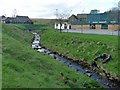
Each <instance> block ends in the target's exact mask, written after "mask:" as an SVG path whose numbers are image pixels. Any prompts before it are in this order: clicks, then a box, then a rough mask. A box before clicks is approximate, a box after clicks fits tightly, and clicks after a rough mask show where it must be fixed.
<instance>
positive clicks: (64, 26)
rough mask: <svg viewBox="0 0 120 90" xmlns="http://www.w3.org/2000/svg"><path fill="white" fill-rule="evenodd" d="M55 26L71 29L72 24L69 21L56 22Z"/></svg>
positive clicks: (56, 27)
mask: <svg viewBox="0 0 120 90" xmlns="http://www.w3.org/2000/svg"><path fill="white" fill-rule="evenodd" d="M54 28H55V29H71V24H68V23H62V24H60V23H55V25H54Z"/></svg>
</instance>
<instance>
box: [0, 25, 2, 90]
mask: <svg viewBox="0 0 120 90" xmlns="http://www.w3.org/2000/svg"><path fill="white" fill-rule="evenodd" d="M1 88H2V24H1V23H0V89H1Z"/></svg>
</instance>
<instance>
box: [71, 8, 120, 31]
mask: <svg viewBox="0 0 120 90" xmlns="http://www.w3.org/2000/svg"><path fill="white" fill-rule="evenodd" d="M119 12H120V11H119ZM69 22H70V23H71V28H72V29H106V30H107V29H109V30H118V27H119V20H118V10H115V11H107V12H104V13H99V10H96V9H95V10H91V12H90V13H89V14H77V16H75V15H72V16H70V17H69Z"/></svg>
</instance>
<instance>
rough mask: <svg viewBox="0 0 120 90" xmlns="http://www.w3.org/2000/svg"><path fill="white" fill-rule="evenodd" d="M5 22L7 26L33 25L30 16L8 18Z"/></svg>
mask: <svg viewBox="0 0 120 90" xmlns="http://www.w3.org/2000/svg"><path fill="white" fill-rule="evenodd" d="M3 22H4V23H6V24H33V22H32V20H31V19H29V17H28V16H16V17H7V18H6V19H5V20H4V21H3Z"/></svg>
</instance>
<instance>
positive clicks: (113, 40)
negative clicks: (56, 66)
mask: <svg viewBox="0 0 120 90" xmlns="http://www.w3.org/2000/svg"><path fill="white" fill-rule="evenodd" d="M37 32H39V33H40V34H41V35H42V38H41V42H42V44H43V45H45V46H46V47H47V48H49V49H51V50H53V51H56V52H59V53H60V54H62V55H64V56H67V57H69V58H72V59H74V60H81V59H84V60H85V61H87V62H89V63H91V62H93V59H94V58H95V57H96V56H98V55H101V54H103V53H107V54H110V55H111V56H112V60H110V61H109V62H108V63H106V64H102V62H101V61H98V62H97V64H99V65H100V66H101V67H103V68H104V69H106V70H107V71H108V72H110V73H111V74H112V75H113V76H115V77H118V78H120V75H119V72H118V68H119V66H118V37H117V36H110V35H92V34H78V33H60V32H57V31H56V30H54V29H52V28H51V29H50V30H46V31H44V32H40V31H37Z"/></svg>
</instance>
